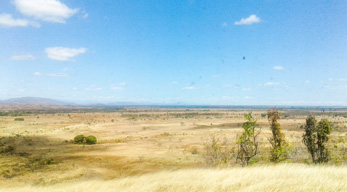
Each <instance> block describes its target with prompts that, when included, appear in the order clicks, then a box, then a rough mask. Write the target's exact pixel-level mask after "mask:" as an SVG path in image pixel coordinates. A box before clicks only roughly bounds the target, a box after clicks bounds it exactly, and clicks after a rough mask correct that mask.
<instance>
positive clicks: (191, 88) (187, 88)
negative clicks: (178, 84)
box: [183, 86, 195, 90]
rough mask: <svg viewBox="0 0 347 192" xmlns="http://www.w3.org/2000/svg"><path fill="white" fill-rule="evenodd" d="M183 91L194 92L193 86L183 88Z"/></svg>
mask: <svg viewBox="0 0 347 192" xmlns="http://www.w3.org/2000/svg"><path fill="white" fill-rule="evenodd" d="M183 89H184V90H194V89H195V87H193V86H191V87H184V88H183Z"/></svg>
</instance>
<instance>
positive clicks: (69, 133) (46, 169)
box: [0, 110, 346, 191]
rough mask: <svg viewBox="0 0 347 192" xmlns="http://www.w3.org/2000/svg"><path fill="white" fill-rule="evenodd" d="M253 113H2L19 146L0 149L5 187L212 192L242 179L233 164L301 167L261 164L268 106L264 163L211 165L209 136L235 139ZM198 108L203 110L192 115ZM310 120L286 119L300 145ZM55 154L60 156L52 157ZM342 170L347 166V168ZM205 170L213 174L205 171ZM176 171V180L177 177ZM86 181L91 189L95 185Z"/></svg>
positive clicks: (1, 131)
mask: <svg viewBox="0 0 347 192" xmlns="http://www.w3.org/2000/svg"><path fill="white" fill-rule="evenodd" d="M246 112H247V111H228V110H211V111H209V112H203V111H201V110H194V111H193V110H191V111H188V112H186V111H170V112H169V113H170V114H169V113H167V111H165V110H159V111H156V112H136V113H130V112H129V113H125V112H122V113H120V112H115V113H71V114H55V115H52V114H40V115H38V116H34V115H32V116H24V119H25V121H14V117H0V143H3V142H6V144H5V146H6V145H13V146H15V148H16V149H15V151H13V152H12V153H0V189H1V188H2V189H3V190H5V189H6V190H13V191H15V189H10V188H11V187H13V186H17V187H19V188H18V190H27V191H39V190H43V191H51V190H56V191H59V190H61V191H64V189H63V185H67V186H69V190H70V189H71V190H70V191H73V190H75V188H76V190H75V191H79V190H77V188H79V187H80V188H83V187H84V186H89V185H95V186H99V187H95V188H93V187H89V188H90V189H98V188H100V189H103V188H102V186H104V185H105V187H106V188H105V189H107V188H112V187H116V189H120V187H122V186H124V185H123V184H122V183H126V185H128V186H124V187H125V188H124V189H123V188H121V189H122V190H125V191H126V190H129V191H135V189H137V190H139V189H140V188H141V187H149V188H148V190H149V191H151V190H153V191H156V190H157V191H160V189H164V190H168V191H170V190H171V189H172V190H174V189H175V187H174V185H178V186H181V187H183V188H178V189H182V190H184V189H186V191H190V190H193V191H194V190H196V191H198V190H199V189H203V190H205V191H209V190H212V191H213V190H224V189H226V188H223V187H224V186H226V187H229V188H230V187H232V186H233V185H231V184H232V183H233V182H232V181H231V180H235V178H234V176H232V175H233V174H232V172H234V171H236V172H235V174H236V173H237V172H239V174H241V172H242V173H245V172H243V170H251V169H252V170H253V168H254V171H255V172H257V170H271V169H274V170H280V168H281V169H282V170H285V169H293V168H295V167H296V168H298V167H297V166H298V165H285V166H282V167H281V166H279V167H258V166H261V165H264V164H268V155H269V153H268V147H269V145H268V140H267V137H269V135H270V131H269V128H268V124H267V119H266V118H264V117H261V115H260V114H261V113H264V112H265V111H256V112H254V116H255V117H256V118H257V119H258V124H259V126H260V127H262V133H261V135H260V144H261V150H262V153H261V154H260V155H259V157H257V158H258V159H259V162H258V163H257V164H256V166H257V167H251V168H246V169H239V168H238V165H236V164H234V165H232V166H234V167H235V168H233V169H226V170H218V169H213V170H210V169H205V168H206V164H205V161H204V157H203V154H204V143H206V142H207V141H208V140H209V139H210V138H211V136H212V135H214V136H216V137H219V138H221V140H223V139H224V138H226V139H228V140H229V141H230V142H231V144H235V141H236V137H237V135H239V134H240V133H241V131H242V130H241V125H242V123H243V122H244V118H243V114H244V113H246ZM192 113H194V114H195V113H199V114H198V115H192ZM204 113H206V114H204ZM209 113H210V114H209ZM318 118H322V117H318ZM112 120H113V121H112ZM330 120H332V121H335V122H340V124H341V126H346V121H345V119H343V118H340V117H338V118H330ZM304 121H305V116H294V117H290V118H286V119H282V120H280V123H281V125H282V127H283V131H284V134H285V135H286V138H287V139H288V140H289V141H290V142H291V143H292V144H293V145H295V146H296V147H297V148H298V149H300V148H301V149H303V148H302V147H303V144H302V142H301V139H302V132H303V131H302V130H301V129H299V128H298V127H299V126H300V125H301V124H303V123H304ZM78 134H84V135H86V136H87V135H95V136H96V137H97V138H98V144H97V145H92V146H88V145H86V146H84V145H76V144H73V143H71V142H70V141H69V140H71V139H73V137H74V136H76V135H78ZM333 135H334V136H337V135H341V136H343V137H344V138H346V132H334V133H333ZM2 147H4V146H2ZM193 152H194V153H193ZM50 160H53V161H52V162H51V163H47V162H49V161H50ZM306 160H309V156H308V155H307V153H306V152H305V151H304V150H301V151H300V150H299V151H298V153H297V154H295V157H294V158H293V159H292V162H301V163H303V162H305V161H306ZM285 167H287V168H285ZM299 168H300V169H302V171H304V172H305V170H307V171H308V173H313V172H315V171H316V172H319V170H325V169H326V171H327V172H329V170H335V169H336V168H334V167H327V168H325V167H323V168H320V167H313V168H312V167H306V166H303V165H300V166H299ZM339 169H340V168H339ZM177 170H178V171H177ZM180 170H181V171H180ZM341 170H345V167H342V168H341ZM251 172H252V171H250V173H251ZM270 172H271V171H270ZM330 172H331V171H330ZM297 173H300V171H298V172H297ZM338 173H339V172H336V175H337V176H338V177H339V175H338ZM229 174H230V177H226V178H228V179H223V178H222V177H224V176H226V175H229ZM258 174H260V173H258ZM184 175H186V176H184ZM203 175H206V176H204V177H202V176H203ZM197 176H201V178H197ZM190 177H191V178H195V180H193V181H192V186H191V187H192V188H189V186H190V185H187V186H186V187H188V188H185V187H184V186H183V185H186V184H188V183H187V181H185V180H188V179H182V180H180V178H190ZM235 177H236V176H235ZM247 177H248V176H247ZM262 177H263V176H262ZM341 177H344V176H341ZM152 178H153V179H152ZM154 178H157V180H162V181H165V180H166V183H167V185H168V188H165V186H164V185H160V184H161V182H159V183H156V184H155V179H154ZM173 178H176V179H177V181H172V179H173ZM215 178H219V179H215ZM244 178H246V176H245V177H244ZM283 178H284V177H283ZM288 178H289V177H288ZM204 179H205V180H204ZM210 179H211V180H212V181H214V180H215V181H216V182H217V181H218V182H217V183H216V185H214V184H213V183H211V182H210V183H211V184H209V186H210V187H212V188H209V187H208V186H205V184H204V183H209V182H208V180H210ZM260 179H261V178H260ZM312 179H313V178H312ZM137 180H138V181H137ZM145 180H148V181H150V183H153V187H154V188H150V187H151V186H152V184H151V185H146V186H143V185H145V184H146V182H145ZM219 180H220V181H219ZM199 181H201V183H200V184H199ZM222 181H223V182H222ZM224 181H225V182H224ZM339 181H340V180H337V181H336V182H339ZM142 182H143V183H142ZM170 182H172V183H171V184H170ZM184 182H186V183H184ZM235 182H236V181H235ZM244 182H246V183H247V182H248V181H244ZM264 182H265V181H264ZM288 182H290V181H288ZM298 182H299V181H298ZM312 182H313V181H312ZM60 183H61V184H62V185H60ZM163 183H165V182H163ZM180 183H181V184H180ZM228 183H230V184H228ZM246 183H245V186H246ZM332 183H333V182H332ZM254 184H256V185H258V184H257V183H254ZM263 184H264V185H265V184H266V183H263ZM43 185H44V186H46V188H42V189H41V188H40V187H39V186H43ZM51 185H53V186H51ZM141 185H142V186H141ZM235 185H236V184H235ZM252 185H253V184H252ZM336 185H337V184H336ZM29 186H32V187H29ZM131 186H134V188H132V187H131ZM170 186H171V188H170ZM242 186H243V184H242ZM50 187H51V188H50ZM204 187H206V189H205V188H204ZM234 187H235V186H234ZM85 188H86V190H87V188H88V187H85ZM145 189H146V188H145ZM231 189H232V188H231ZM249 189H251V188H249ZM332 189H334V188H332ZM6 190H5V191H6ZM242 190H248V188H242ZM87 191H88V190H87ZM274 191H276V190H274Z"/></svg>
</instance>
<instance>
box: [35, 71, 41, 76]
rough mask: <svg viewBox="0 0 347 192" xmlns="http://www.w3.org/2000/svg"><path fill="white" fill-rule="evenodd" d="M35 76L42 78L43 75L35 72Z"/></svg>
mask: <svg viewBox="0 0 347 192" xmlns="http://www.w3.org/2000/svg"><path fill="white" fill-rule="evenodd" d="M34 75H35V76H42V74H41V73H40V72H35V73H34Z"/></svg>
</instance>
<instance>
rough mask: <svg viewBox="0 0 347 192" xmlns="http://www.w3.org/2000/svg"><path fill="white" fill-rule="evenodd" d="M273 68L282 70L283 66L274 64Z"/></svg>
mask: <svg viewBox="0 0 347 192" xmlns="http://www.w3.org/2000/svg"><path fill="white" fill-rule="evenodd" d="M274 69H275V70H284V67H282V66H274Z"/></svg>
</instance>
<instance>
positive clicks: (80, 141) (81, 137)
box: [73, 135, 86, 144]
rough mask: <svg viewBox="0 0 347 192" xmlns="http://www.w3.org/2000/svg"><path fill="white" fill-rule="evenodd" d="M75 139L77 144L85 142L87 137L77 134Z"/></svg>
mask: <svg viewBox="0 0 347 192" xmlns="http://www.w3.org/2000/svg"><path fill="white" fill-rule="evenodd" d="M73 140H74V141H75V143H77V144H82V143H84V142H85V140H86V138H85V137H84V135H77V136H76V137H75V138H74V139H73Z"/></svg>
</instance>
